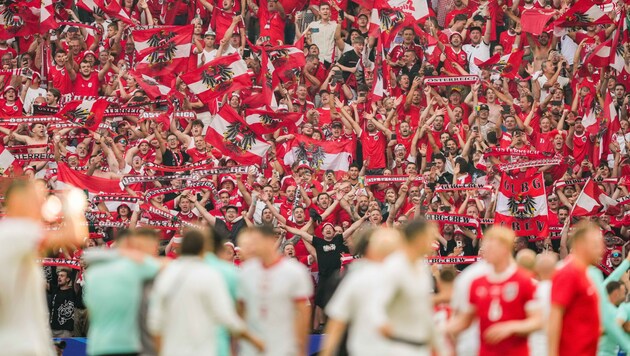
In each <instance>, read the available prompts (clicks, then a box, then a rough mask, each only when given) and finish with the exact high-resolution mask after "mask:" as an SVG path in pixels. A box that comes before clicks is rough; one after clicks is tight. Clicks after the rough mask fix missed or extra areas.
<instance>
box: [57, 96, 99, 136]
mask: <svg viewBox="0 0 630 356" xmlns="http://www.w3.org/2000/svg"><path fill="white" fill-rule="evenodd" d="M108 106H109V102H108V101H107V100H105V99H93V100H73V101H69V102H68V103H66V105H64V106H63V108H61V110H60V111H59V113H57V116H59V117H60V118H62V119H65V120H68V121H70V122H72V123H74V124H76V125H79V126H82V127H85V128H86V129H88V130H90V131H96V130H98V126H99V125H100V124H101V122H102V121H103V113H105V109H107V107H108Z"/></svg>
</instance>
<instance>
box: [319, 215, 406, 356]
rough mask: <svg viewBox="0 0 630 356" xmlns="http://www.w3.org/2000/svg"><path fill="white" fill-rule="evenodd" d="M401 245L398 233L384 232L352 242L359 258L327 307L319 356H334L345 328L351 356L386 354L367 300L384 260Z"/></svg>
mask: <svg viewBox="0 0 630 356" xmlns="http://www.w3.org/2000/svg"><path fill="white" fill-rule="evenodd" d="M400 244H401V236H400V233H399V232H398V231H397V230H393V229H384V228H380V229H376V230H372V231H370V232H368V233H366V234H364V235H363V236H361V237H360V238H359V239H358V240H357V241H355V242H354V246H355V248H356V249H357V250H356V251H355V253H356V254H358V255H361V256H362V258H361V259H360V260H357V261H355V262H352V263H351V264H350V267H349V269H348V272H347V275H346V276H345V277H344V279H343V280H342V282H341V284H340V285H339V288H338V289H337V290H336V291H335V294H334V295H333V297H332V299H331V300H330V302H329V303H328V305H327V306H326V314H327V315H328V318H329V319H328V324H327V325H326V332H325V334H326V339H325V341H324V349H323V350H322V352H320V355H321V356H333V355H335V352H336V350H337V349H338V348H339V344H340V342H341V339H342V337H343V333H344V331H345V330H346V328H349V334H348V345H347V347H348V351H349V353H350V355H360V356H371V355H374V356H380V355H385V354H386V352H387V348H386V344H385V339H384V338H383V336H382V335H381V334H380V333H379V332H378V329H377V327H376V325H374V324H372V323H370V319H369V318H368V317H369V315H370V312H369V310H368V308H369V307H370V303H369V299H368V296H370V295H371V294H373V292H374V291H375V290H377V289H378V288H380V278H379V277H380V276H381V268H382V262H383V260H384V259H385V258H386V257H387V256H389V255H390V254H391V253H392V252H394V251H395V250H397V249H398V248H399V247H400Z"/></svg>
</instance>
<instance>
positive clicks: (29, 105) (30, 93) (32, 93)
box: [24, 88, 46, 115]
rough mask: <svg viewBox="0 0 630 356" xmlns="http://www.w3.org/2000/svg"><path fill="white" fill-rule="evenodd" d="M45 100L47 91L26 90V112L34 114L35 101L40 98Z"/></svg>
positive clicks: (40, 89)
mask: <svg viewBox="0 0 630 356" xmlns="http://www.w3.org/2000/svg"><path fill="white" fill-rule="evenodd" d="M40 96H41V97H42V98H45V97H46V89H42V88H38V89H32V88H28V89H27V90H26V95H25V96H24V112H25V113H27V114H29V115H31V114H33V103H34V102H35V99H37V98H38V97H40Z"/></svg>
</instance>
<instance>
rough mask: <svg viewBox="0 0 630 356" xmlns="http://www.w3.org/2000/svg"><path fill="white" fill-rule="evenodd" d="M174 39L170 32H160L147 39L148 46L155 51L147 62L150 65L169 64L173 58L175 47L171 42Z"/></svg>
mask: <svg viewBox="0 0 630 356" xmlns="http://www.w3.org/2000/svg"><path fill="white" fill-rule="evenodd" d="M173 37H175V34H174V33H172V32H168V33H167V32H166V31H160V32H158V33H155V34H153V35H152V36H151V38H149V40H148V43H149V46H151V47H154V48H155V50H154V51H152V52H151V54H149V56H148V57H147V58H148V61H149V63H150V64H161V63H170V62H171V61H172V60H173V57H175V50H176V49H177V45H175V43H174V42H173V41H171V40H172V39H173Z"/></svg>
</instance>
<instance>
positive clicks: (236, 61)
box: [180, 53, 252, 103]
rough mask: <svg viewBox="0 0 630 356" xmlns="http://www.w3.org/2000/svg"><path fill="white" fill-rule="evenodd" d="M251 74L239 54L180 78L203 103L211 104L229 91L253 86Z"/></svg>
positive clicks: (216, 60) (214, 62)
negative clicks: (210, 102)
mask: <svg viewBox="0 0 630 356" xmlns="http://www.w3.org/2000/svg"><path fill="white" fill-rule="evenodd" d="M251 76H252V75H251V72H250V71H249V70H248V69H247V64H246V63H245V61H244V60H243V59H242V58H241V56H240V55H239V54H238V53H234V54H231V55H229V56H225V57H219V58H217V59H214V60H212V61H210V62H208V63H206V64H205V65H203V66H201V67H199V68H198V69H197V70H194V71H192V72H189V73H186V74H184V75H182V76H181V77H180V79H181V80H182V81H184V83H186V84H187V85H188V88H189V89H190V90H191V91H192V92H193V93H195V94H196V95H197V97H199V99H201V100H202V101H203V102H206V103H207V102H209V101H211V100H212V99H214V98H217V97H220V96H222V95H223V94H225V93H227V92H228V91H230V92H233V91H236V90H239V89H241V88H248V87H249V86H251V84H252V79H251Z"/></svg>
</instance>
